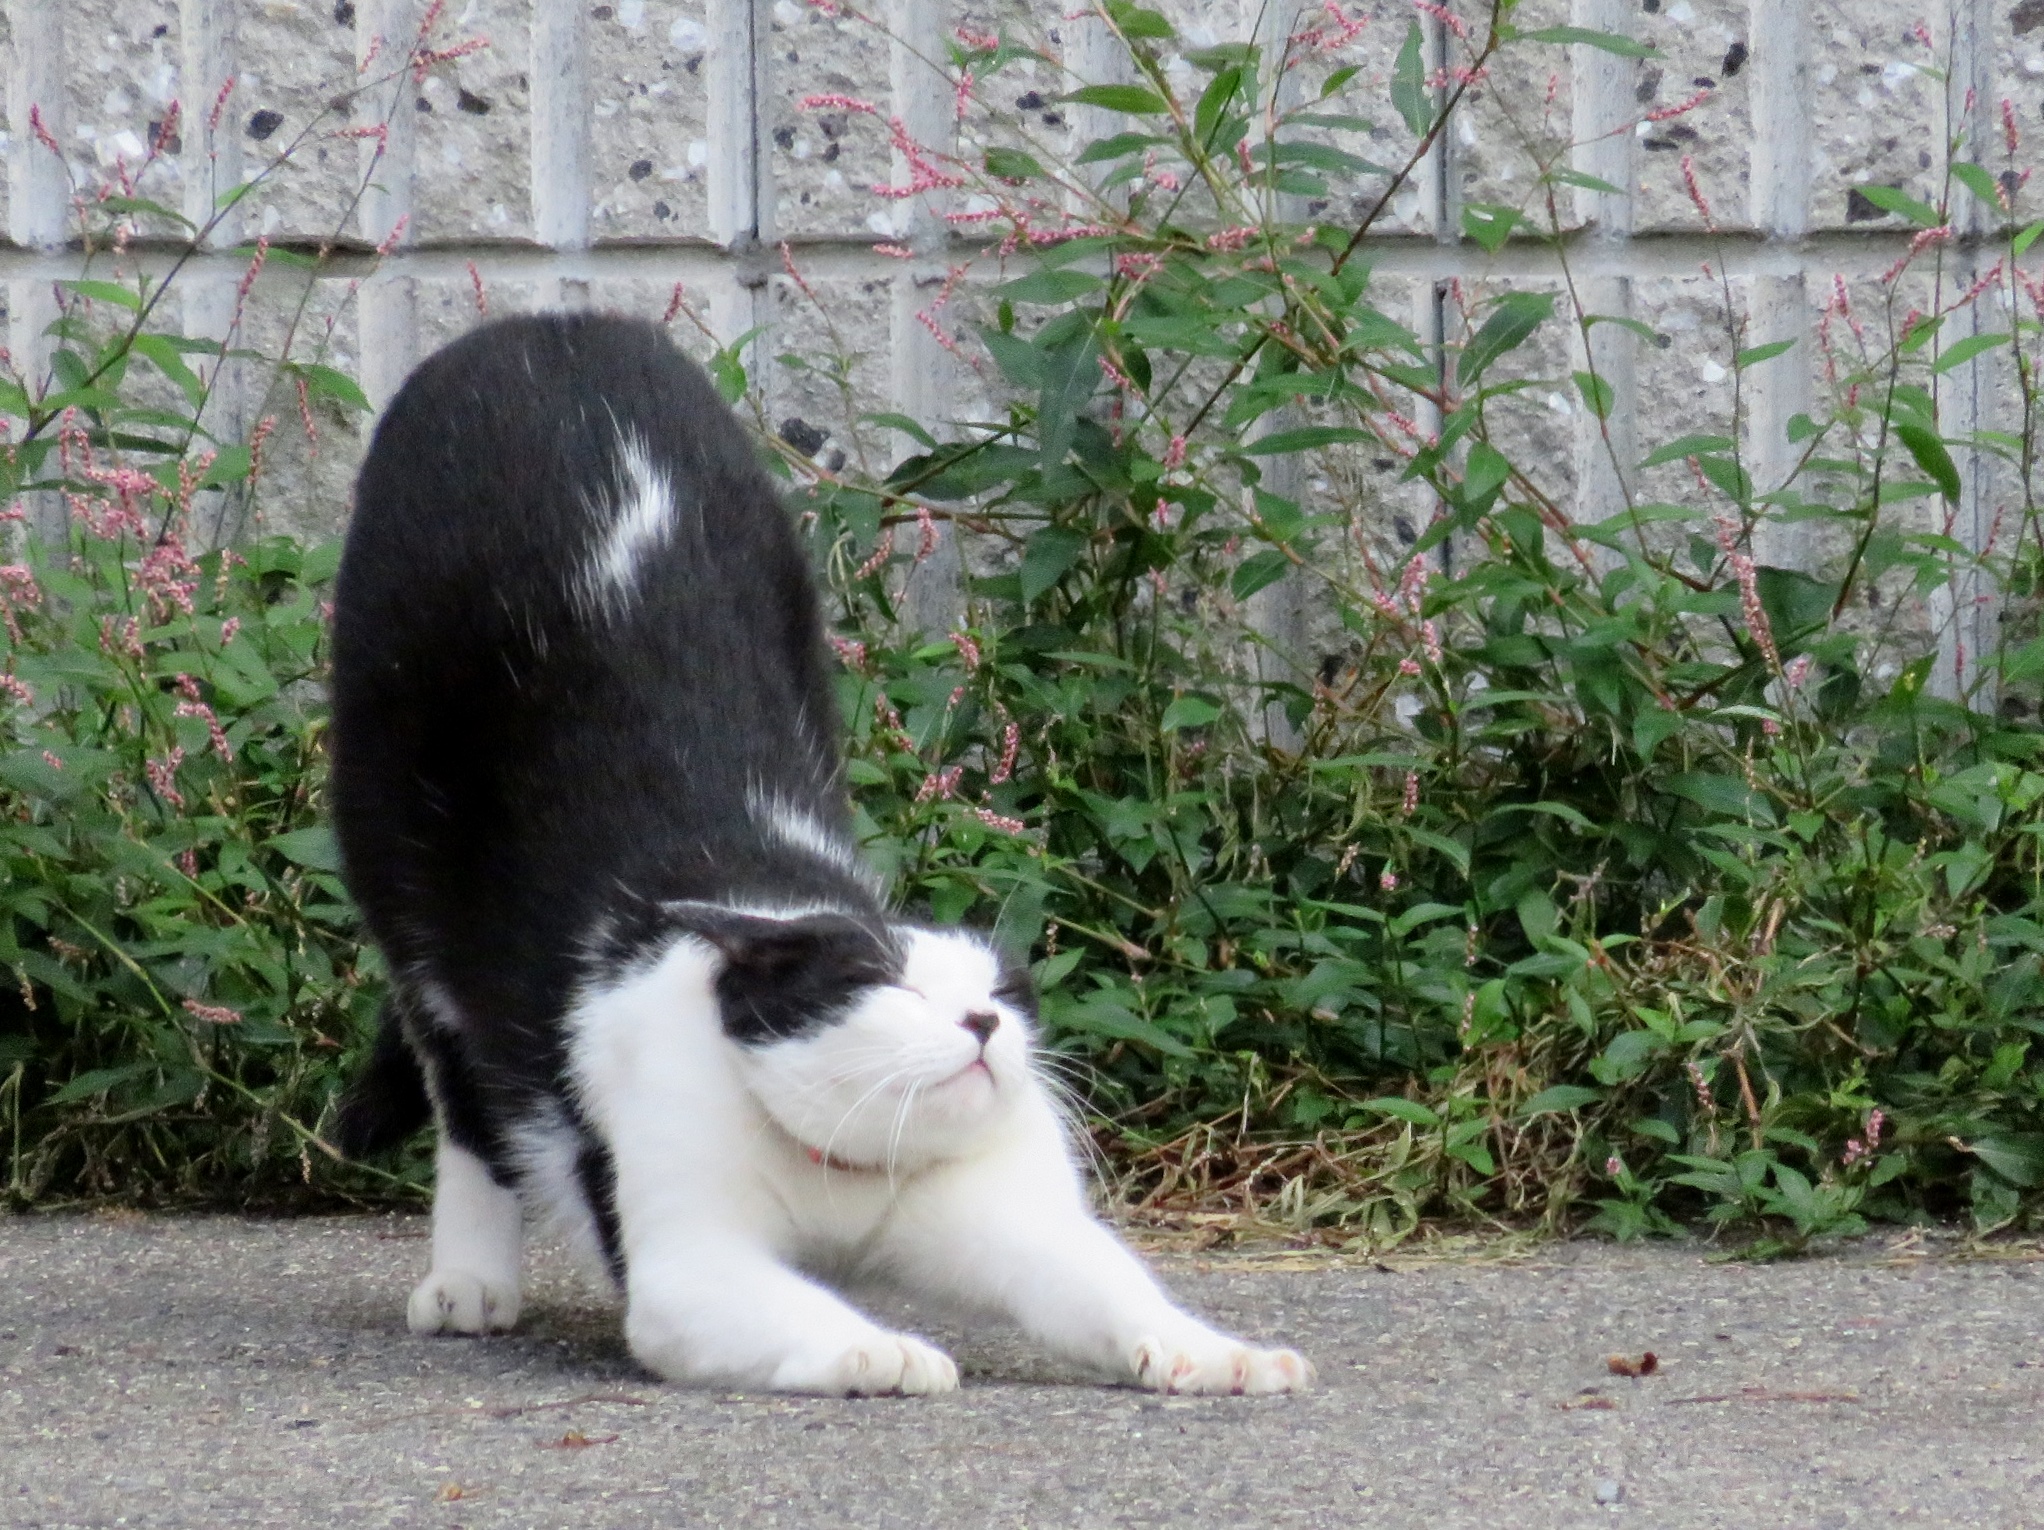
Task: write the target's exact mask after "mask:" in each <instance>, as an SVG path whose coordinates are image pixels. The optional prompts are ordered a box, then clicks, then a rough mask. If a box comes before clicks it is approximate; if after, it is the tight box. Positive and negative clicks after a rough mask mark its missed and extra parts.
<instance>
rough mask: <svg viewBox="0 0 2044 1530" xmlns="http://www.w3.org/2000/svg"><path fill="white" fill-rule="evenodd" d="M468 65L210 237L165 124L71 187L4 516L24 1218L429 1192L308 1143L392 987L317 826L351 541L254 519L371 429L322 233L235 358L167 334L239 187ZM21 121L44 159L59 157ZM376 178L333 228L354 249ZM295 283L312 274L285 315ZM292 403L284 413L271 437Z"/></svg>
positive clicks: (313, 134) (3, 1084)
mask: <svg viewBox="0 0 2044 1530" xmlns="http://www.w3.org/2000/svg"><path fill="white" fill-rule="evenodd" d="M429 25H430V23H429ZM469 46H472V45H457V47H456V48H454V49H451V50H439V51H435V50H434V49H432V48H431V47H430V46H429V41H428V31H427V30H426V29H425V28H422V29H421V31H420V33H419V35H418V36H417V38H415V39H414V41H413V44H412V46H411V48H410V49H409V50H407V51H406V52H405V54H404V56H402V57H396V56H393V58H392V61H391V63H390V64H389V65H388V66H387V67H386V68H385V70H383V71H382V72H381V73H379V74H376V75H374V76H373V77H371V78H369V79H366V80H363V81H358V82H351V85H350V88H348V89H347V90H345V91H343V92H342V93H341V94H339V95H337V96H335V97H334V98H333V99H332V100H331V101H330V102H329V104H328V106H327V108H326V110H325V112H324V114H323V115H321V116H320V117H318V118H317V119H315V120H314V121H312V122H311V123H309V124H308V125H307V126H306V127H305V128H304V129H303V130H302V131H301V132H300V133H299V134H298V135H297V136H296V137H295V138H294V139H293V140H292V141H290V142H288V143H285V144H283V145H281V146H280V148H279V149H278V151H277V153H276V154H275V155H274V156H273V157H272V158H271V159H270V160H269V161H268V162H267V163H265V164H264V165H262V166H260V167H259V168H258V169H257V170H256V171H255V173H253V174H252V175H250V176H249V177H248V178H247V179H246V180H243V181H241V182H239V183H237V184H234V185H231V186H226V187H223V188H221V190H220V194H219V196H218V198H217V202H216V206H215V209H214V211H213V213H212V214H211V215H210V216H209V217H208V218H207V219H206V220H204V221H203V222H201V223H193V222H192V221H191V220H189V219H187V218H186V217H184V216H183V215H182V214H180V213H179V212H177V211H175V210H173V209H171V208H169V207H166V206H164V205H163V204H162V203H160V202H158V201H155V200H152V199H151V198H150V197H148V196H147V195H145V194H144V191H145V190H146V188H147V187H148V186H149V185H150V184H151V171H152V170H153V169H154V167H155V165H156V162H157V160H158V158H159V157H160V156H161V155H162V154H163V153H164V152H165V149H166V146H167V145H168V144H169V143H171V142H172V141H173V140H174V139H175V138H176V136H177V133H178V119H179V113H178V112H177V111H176V109H175V108H173V109H172V110H171V111H170V112H169V113H167V114H166V116H165V119H164V121H163V122H162V123H161V124H160V125H159V127H158V128H157V130H156V132H155V135H154V139H153V141H152V142H151V144H150V146H149V150H148V155H147V158H146V159H145V160H144V162H143V163H141V164H140V165H136V166H132V167H129V166H121V167H117V170H116V175H115V179H114V180H113V181H112V182H111V183H109V184H105V185H101V186H99V187H97V188H96V189H95V188H91V187H88V186H83V185H80V186H77V187H75V190H76V192H77V195H76V198H75V206H76V209H77V217H78V237H79V242H80V246H81V249H82V262H81V266H82V269H81V274H80V275H79V276H78V277H77V278H76V279H74V280H69V281H64V282H61V283H59V284H58V288H59V306H58V311H57V314H56V316H55V318H54V320H53V322H52V323H51V324H50V326H49V328H48V331H47V333H46V335H45V336H44V337H42V338H43V342H44V346H45V347H46V355H47V360H46V363H45V365H43V366H42V367H41V368H39V369H34V370H31V369H28V368H26V367H25V366H24V365H22V363H23V362H24V361H25V359H26V358H9V359H8V361H7V368H6V372H5V374H4V377H0V426H4V428H5V434H4V439H5V441H6V443H7V444H6V448H5V453H4V456H0V503H7V504H9V505H11V507H12V508H10V509H9V510H7V511H6V513H5V515H4V517H0V519H4V520H5V521H8V522H11V523H13V524H12V527H11V531H12V535H13V538H14V542H15V547H16V549H17V557H16V561H14V562H12V563H10V564H8V565H6V566H5V567H4V568H0V627H4V632H0V659H4V664H0V693H4V694H0V867H4V876H0V965H4V967H5V968H6V970H7V971H8V972H9V973H10V974H11V975H12V977H13V979H14V983H13V985H11V986H10V989H9V991H8V993H7V994H6V995H5V997H4V999H0V1140H4V1142H5V1147H6V1153H7V1174H6V1192H5V1193H6V1196H7V1198H8V1199H9V1200H10V1201H11V1202H13V1203H15V1204H23V1203H29V1202H38V1201H46V1200H51V1199H63V1198H66V1197H72V1196H86V1197H138V1196H167V1197H179V1198H192V1197H203V1198H210V1199H219V1198H233V1199H237V1200H242V1201H249V1200H258V1201H260V1200H276V1199H278V1198H280V1197H286V1196H290V1195H294V1194H295V1195H303V1194H304V1193H306V1191H305V1187H306V1186H308V1185H310V1184H312V1183H314V1181H315V1177H316V1176H315V1163H314V1155H315V1154H319V1155H322V1156H321V1162H320V1164H319V1166H318V1170H317V1179H318V1183H319V1186H320V1190H321V1192H323V1193H333V1192H338V1193H341V1194H359V1193H378V1194H381V1193H386V1192H387V1191H388V1189H389V1188H390V1187H392V1186H393V1185H396V1186H402V1185H405V1184H407V1183H410V1182H411V1181H413V1180H414V1179H415V1177H416V1176H415V1174H414V1173H412V1172H410V1171H409V1170H408V1171H407V1172H406V1173H403V1174H400V1175H399V1176H397V1177H395V1178H393V1177H392V1176H391V1175H389V1174H385V1173H382V1172H379V1171H375V1170H370V1169H365V1168H360V1167H344V1166H341V1165H339V1164H337V1163H335V1162H330V1161H328V1160H330V1159H332V1158H333V1156H334V1155H333V1153H332V1149H331V1148H328V1147H327V1146H326V1144H325V1143H324V1142H323V1141H322V1140H321V1138H320V1136H319V1126H320V1123H321V1121H322V1119H323V1118H324V1115H325V1113H326V1112H327V1110H328V1109H329V1107H330V1104H331V1101H332V1098H333V1096H334V1093H335V1091H336V1088H337V1085H338V1081H339V1079H340V1078H341V1077H342V1076H343V1074H344V1072H345V1070H346V1068H347V1066H348V1064H349V1063H350V1062H351V1060H352V1057H353V1054H354V1052H355V1050H356V1048H357V1047H358V1045H359V1044H360V1043H361V1041H362V1039H363V1038H364V1037H365V1036H366V1035H367V1033H368V1028H369V1024H370V1020H371V1018H372V1017H373V1012H374V1010H375V1006H376V1002H377V998H378V988H379V979H380V974H379V972H378V970H377V967H376V964H375V959H374V956H373V953H371V952H369V951H367V950H366V949H364V948H363V947H361V946H360V944H359V940H358V935H357V931H356V928H355V917H354V913H353V911H352V909H351V908H350V906H349V904H348V902H347V898H346V894H345V892H344V890H343V889H342V887H341V884H340V881H339V878H338V874H337V873H338V867H337V860H336V852H335V849H334V845H333V841H332V838H331V836H330V835H329V833H328V831H327V829H326V828H325V826H324V824H323V823H322V822H321V801H320V793H321V785H322V781H323V779H324V769H323V762H322V757H321V751H320V736H321V732H322V730H323V728H324V725H325V724H324V705H323V698H322V693H321V689H320V677H321V671H322V667H323V663H324V654H323V638H324V626H325V606H324V591H325V588H326V586H327V584H328V583H329V581H330V580H331V579H332V577H333V574H334V570H335V568H336V566H337V564H338V562H339V551H340V549H339V544H338V542H327V543H324V544H320V545H313V546H305V545H301V544H300V543H298V542H297V541H295V540H294V539H292V538H290V537H285V536H280V535H275V534H271V533H269V532H268V531H267V530H266V529H265V526H264V516H263V512H262V494H263V492H264V490H265V489H266V488H267V486H268V481H267V478H268V475H266V471H265V456H266V453H267V454H270V455H274V454H275V453H276V452H278V451H279V450H286V451H295V452H297V453H298V454H300V455H301V456H302V455H303V454H305V453H306V452H307V451H309V450H310V449H311V448H312V447H313V445H314V442H315V439H316V432H317V429H318V425H317V421H318V419H319V417H320V416H321V415H326V416H327V417H328V418H329V420H330V421H337V420H338V419H339V418H340V417H341V416H344V415H346V414H350V413H355V412H359V411H362V410H366V408H367V407H368V401H367V400H366V399H365V398H364V397H363V395H362V393H361V391H360V389H359V388H358V387H357V386H356V385H355V384H354V382H353V381H351V380H350V379H349V378H348V377H347V376H345V375H344V374H343V373H342V372H340V371H338V370H336V369H335V368H334V367H333V366H332V365H330V364H329V360H330V358H329V357H328V355H327V338H328V336H329V335H330V334H331V331H332V323H331V321H330V320H329V321H328V322H327V323H326V324H324V325H313V324H309V323H307V322H306V320H307V313H308V305H309V299H310V295H311V293H312V291H313V283H312V276H313V275H314V274H315V273H316V270H317V268H318V267H319V266H320V265H321V264H322V263H323V262H324V260H325V259H326V257H327V255H328V254H329V253H330V252H331V244H328V245H323V246H322V247H321V248H320V249H319V250H318V251H317V252H316V253H315V254H312V255H306V254H302V253H297V252H293V251H287V250H281V249H276V250H273V249H271V248H270V247H269V244H268V241H267V240H261V241H258V242H257V243H256V244H254V245H253V246H251V247H249V248H247V249H246V250H244V251H243V252H242V253H243V256H244V258H245V259H246V260H247V262H248V264H247V267H246V270H245V274H244V276H243V278H242V280H241V282H240V284H239V288H238V291H237V293H236V302H235V306H234V310H233V312H232V315H231V317H230V318H229V320H228V323H227V327H226V332H225V334H224V335H222V336H221V337H220V338H218V339H213V340H202V339H193V338H190V337H188V336H186V335H184V334H182V333H178V332H176V331H175V330H173V329H172V328H170V327H168V326H167V324H166V317H167V315H168V314H174V312H175V309H174V308H167V305H166V302H165V300H166V298H167V297H169V296H170V295H171V294H172V292H173V291H174V290H175V289H176V284H177V283H178V282H179V281H180V279H181V276H182V273H183V272H184V270H185V268H186V266H187V264H188V263H189V262H190V261H191V260H192V259H193V258H194V257H195V256H196V255H197V254H198V253H199V252H200V251H202V250H204V249H206V248H207V247H208V246H209V244H211V243H212V242H213V241H214V239H215V238H216V236H217V235H218V233H219V231H220V230H221V229H222V228H223V226H224V225H225V224H226V222H227V220H228V218H229V216H230V215H231V214H232V213H233V211H234V209H235V208H236V207H237V206H238V205H239V204H240V203H242V202H243V201H244V200H245V199H246V198H248V197H249V196H250V194H251V193H253V192H255V191H256V190H258V189H259V188H261V187H262V186H264V185H265V184H266V183H267V182H269V181H271V180H272V179H274V178H276V177H278V176H280V175H283V174H285V173H287V172H288V170H289V168H290V167H291V165H292V164H293V163H294V161H295V160H297V159H298V158H300V157H302V156H303V155H304V154H305V153H306V151H307V150H308V149H309V148H310V147H312V146H314V145H319V144H324V143H327V142H328V141H332V142H334V143H337V144H339V145H340V146H342V147H344V148H346V149H347V150H348V151H349V152H350V153H351V154H352V152H353V147H354V146H353V142H352V140H354V139H357V138H361V137H364V136H367V137H370V138H377V139H379V140H380V134H381V124H378V123H376V122H374V121H372V122H371V123H370V124H369V125H368V126H366V127H363V126H351V125H350V123H351V117H352V114H353V112H354V111H355V109H356V107H357V105H358V104H362V105H367V104H370V103H372V102H379V101H381V100H382V97H383V96H384V95H388V96H389V98H390V105H389V108H388V109H389V110H396V109H397V107H398V103H399V102H400V101H401V100H403V99H404V98H405V97H406V95H407V93H406V92H404V91H391V90H388V89H387V87H389V86H391V85H393V84H395V83H396V82H398V81H400V80H402V79H403V78H404V76H405V75H407V74H408V73H412V72H415V71H417V70H420V69H424V68H429V67H431V66H432V65H433V64H434V63H435V62H436V61H438V60H441V59H444V58H446V57H449V56H454V55H457V54H458V53H460V52H462V51H465V50H466V48H467V47H469ZM225 105H226V97H225V95H224V94H223V96H222V97H221V99H220V101H218V102H216V103H214V106H213V113H214V117H215V119H216V122H217V118H218V116H219V115H220V113H221V111H222V109H223V108H224V106H225ZM386 121H387V112H386ZM33 126H34V128H35V130H36V131H35V137H36V139H37V142H36V143H35V144H34V145H32V146H31V148H30V151H29V152H45V153H49V154H53V155H58V156H59V158H61V151H60V147H59V145H58V144H57V143H56V142H55V140H54V139H53V138H51V137H50V135H49V134H48V133H47V132H46V131H43V130H42V128H41V119H40V116H39V115H37V116H36V117H35V118H34V119H33ZM379 158H380V147H379V152H378V154H377V155H376V156H372V158H371V161H370V163H369V165H368V166H367V168H366V170H365V173H364V176H363V180H362V182H361V184H360V185H358V187H357V189H356V192H355V194H354V198H353V199H351V200H350V202H349V204H348V205H347V206H346V207H340V208H335V209H333V212H334V215H335V229H336V234H335V238H336V239H339V237H340V232H339V231H340V230H342V229H344V228H345V227H346V225H347V222H348V219H349V217H350V216H351V214H352V213H353V211H354V201H355V200H359V197H360V194H361V186H364V185H367V183H368V181H369V179H370V178H371V177H373V176H374V174H375V173H376V162H377V160H378V159H379ZM140 237H152V238H155V239H158V240H162V239H166V238H168V239H173V240H176V241H177V242H178V246H179V248H178V251H177V253H176V255H175V256H174V258H173V259H172V260H171V262H170V265H169V269H168V272H167V274H165V275H163V276H161V277H153V278H152V277H151V276H150V275H149V274H147V271H146V269H138V265H137V263H135V262H132V261H130V260H129V259H128V258H127V257H126V256H125V254H124V252H125V251H126V250H127V248H128V247H129V245H130V243H131V241H133V240H135V239H137V238H140ZM266 273H267V274H266ZM287 273H289V274H295V275H298V276H299V277H300V281H299V284H298V286H297V288H296V290H295V292H290V293H288V294H285V293H284V289H285V288H286V287H287V286H288V280H289V278H288V275H287ZM280 276H281V277H284V279H283V280H280V279H279V278H280ZM259 279H262V280H264V281H265V283H266V290H267V292H268V293H269V294H271V295H273V296H274V295H280V294H282V295H283V305H282V313H283V316H284V318H285V320H286V323H285V326H284V334H283V338H282V340H281V341H280V342H277V343H276V345H275V349H274V353H273V354H269V355H265V354H263V353H262V352H260V351H258V350H256V349H254V348H252V346H251V344H250V341H249V338H248V335H247V333H246V326H245V316H246V312H247V309H248V305H249V303H250V300H251V294H252V293H253V292H254V291H255V289H256V285H257V282H258V280H259ZM272 311H273V312H275V311H276V310H275V309H274V308H273V309H272ZM234 369H239V370H240V371H241V372H242V373H244V374H246V378H245V385H247V386H250V387H252V388H253V390H254V391H253V402H254V405H255V407H254V408H253V409H252V410H251V418H252V419H253V420H254V422H255V423H254V424H253V427H252V429H250V430H249V431H248V433H247V434H246V436H245V438H233V437H223V436H222V435H220V434H218V433H217V430H218V421H219V420H220V418H221V417H222V411H221V410H220V409H219V408H218V407H217V406H216V403H215V394H216V391H217V390H218V389H219V388H220V386H221V383H222V379H223V377H225V376H227V375H229V373H230V371H232V370H234ZM294 394H295V398H293V397H292V395H294ZM280 396H281V398H280ZM281 401H289V403H292V404H295V406H296V407H295V412H294V415H293V416H292V417H293V418H294V423H293V424H292V425H287V426H286V427H284V429H283V430H282V431H280V430H279V428H278V425H279V418H278V415H277V414H276V413H273V412H270V411H271V410H272V408H273V407H274V406H275V405H276V404H277V403H279V402H281ZM301 423H302V427H303V432H304V434H303V437H302V438H300V439H296V440H294V439H292V438H293V437H295V436H297V433H298V426H299V424H301Z"/></svg>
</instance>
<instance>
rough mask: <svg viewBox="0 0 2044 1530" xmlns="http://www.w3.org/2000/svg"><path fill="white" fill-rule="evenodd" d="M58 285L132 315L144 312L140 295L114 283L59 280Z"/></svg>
mask: <svg viewBox="0 0 2044 1530" xmlns="http://www.w3.org/2000/svg"><path fill="white" fill-rule="evenodd" d="M56 285H58V286H59V287H62V288H63V289H64V290H65V291H67V292H73V293H76V294H77V295H78V296H79V297H82V298H89V299H91V300H92V301H93V302H96V303H112V304H114V305H115V306H116V307H118V308H125V309H127V310H128V312H130V313H140V312H141V311H142V299H141V297H140V295H139V294H137V293H134V292H131V291H129V290H128V289H127V288H126V287H118V286H116V285H114V283H112V282H92V281H71V280H68V279H59V280H58V282H57V284H56Z"/></svg>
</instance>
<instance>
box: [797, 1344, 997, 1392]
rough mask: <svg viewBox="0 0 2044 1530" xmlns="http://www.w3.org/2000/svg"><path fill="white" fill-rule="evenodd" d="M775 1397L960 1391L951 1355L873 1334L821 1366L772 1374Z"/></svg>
mask: <svg viewBox="0 0 2044 1530" xmlns="http://www.w3.org/2000/svg"><path fill="white" fill-rule="evenodd" d="M773 1387H774V1390H775V1391H777V1392H811V1393H816V1394H819V1395H822V1396H826V1397H884V1396H890V1395H892V1396H901V1397H921V1396H927V1395H929V1394H931V1393H934V1392H955V1391H957V1390H958V1367H957V1365H956V1364H954V1363H953V1362H952V1359H951V1357H950V1356H949V1355H947V1354H945V1353H944V1351H942V1350H941V1349H938V1348H937V1347H936V1346H934V1345H931V1344H925V1343H924V1342H923V1341H922V1340H921V1339H917V1338H911V1337H910V1336H909V1335H908V1334H905V1333H876V1334H874V1335H873V1337H871V1338H870V1339H862V1340H860V1341H859V1342H858V1343H856V1344H853V1345H851V1346H850V1347H849V1348H847V1349H844V1350H840V1351H839V1352H838V1353H836V1354H835V1355H832V1356H830V1357H829V1358H828V1359H825V1360H823V1361H821V1362H820V1363H818V1362H816V1361H814V1360H810V1359H807V1358H804V1359H801V1360H790V1361H789V1362H788V1363H787V1364H785V1365H783V1366H782V1367H781V1369H780V1370H779V1371H778V1372H777V1373H776V1374H775V1376H774V1379H773Z"/></svg>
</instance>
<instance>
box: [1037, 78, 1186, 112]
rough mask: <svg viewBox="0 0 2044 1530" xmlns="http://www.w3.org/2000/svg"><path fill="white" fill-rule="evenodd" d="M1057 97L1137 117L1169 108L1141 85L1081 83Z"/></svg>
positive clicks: (1077, 104) (1160, 97) (1154, 93)
mask: <svg viewBox="0 0 2044 1530" xmlns="http://www.w3.org/2000/svg"><path fill="white" fill-rule="evenodd" d="M1058 99H1059V100H1061V101H1068V102H1070V103H1071V104H1072V105H1073V106H1097V107H1099V108H1101V109H1102V110H1103V111H1110V112H1126V113H1128V114H1129V115H1130V116H1137V117H1150V116H1157V115H1160V114H1162V113H1164V112H1168V111H1170V110H1171V104H1170V103H1169V102H1168V101H1166V100H1165V99H1164V98H1163V97H1162V96H1160V95H1158V94H1157V93H1156V92H1155V91H1154V90H1149V89H1147V88H1145V87H1144V86H1141V85H1082V86H1080V87H1079V88H1078V89H1077V90H1075V91H1072V92H1070V93H1069V94H1068V95H1064V96H1060V97H1059V98H1058Z"/></svg>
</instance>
